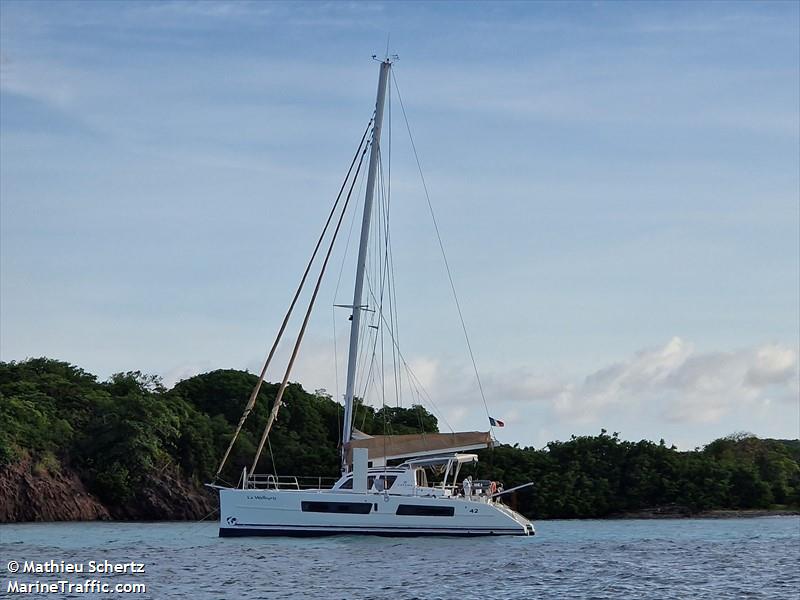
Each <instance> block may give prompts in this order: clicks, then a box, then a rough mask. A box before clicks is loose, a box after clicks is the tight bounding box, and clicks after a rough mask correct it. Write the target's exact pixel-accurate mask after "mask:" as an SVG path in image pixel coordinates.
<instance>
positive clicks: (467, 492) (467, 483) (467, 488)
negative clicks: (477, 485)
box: [461, 477, 472, 498]
mask: <svg viewBox="0 0 800 600" xmlns="http://www.w3.org/2000/svg"><path fill="white" fill-rule="evenodd" d="M461 485H463V486H464V497H465V498H469V497H470V496H471V495H472V480H471V479H470V478H469V477H465V478H464V481H463V483H462V484H461Z"/></svg>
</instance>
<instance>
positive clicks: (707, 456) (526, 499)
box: [0, 358, 800, 520]
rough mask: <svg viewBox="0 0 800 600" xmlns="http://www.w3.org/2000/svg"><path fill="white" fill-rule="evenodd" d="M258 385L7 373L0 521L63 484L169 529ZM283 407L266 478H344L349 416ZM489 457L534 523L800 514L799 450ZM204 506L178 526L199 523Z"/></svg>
mask: <svg viewBox="0 0 800 600" xmlns="http://www.w3.org/2000/svg"><path fill="white" fill-rule="evenodd" d="M255 382H256V377H255V376H254V375H252V374H250V373H246V372H242V371H235V370H219V371H213V372H210V373H205V374H203V375H198V376H196V377H192V378H191V379H187V380H185V381H182V382H180V383H178V384H177V385H176V386H175V387H173V388H172V389H170V390H167V389H165V388H164V387H163V386H162V385H161V383H160V381H159V380H158V379H157V378H155V377H152V376H146V375H143V374H141V373H140V372H138V371H136V372H128V373H120V374H117V375H114V376H113V377H111V378H110V379H109V380H107V381H98V379H97V377H96V376H94V375H92V374H90V373H87V372H85V371H83V370H82V369H80V368H78V367H75V366H73V365H70V364H67V363H64V362H60V361H56V360H50V359H46V358H39V359H30V360H26V361H21V362H11V363H0V483H2V484H3V485H0V509H3V510H4V511H5V512H3V513H0V515H2V514H5V515H11V516H10V517H8V516H7V517H6V520H9V519H13V518H14V517H13V515H18V514H24V515H26V516H25V517H24V518H25V519H32V518H36V517H37V515H36V514H34V515H33V516H32V517H31V516H29V513H26V512H24V511H23V512H20V511H19V510H18V507H16V508H15V507H14V506H11V505H12V504H13V503H14V502H17V503H19V502H21V500H20V499H19V494H17V495H15V494H16V492H15V486H17V487H18V486H19V485H20V484H18V483H16V482H17V480H18V479H20V478H23V479H24V480H25V481H26V482H30V481H34V483H35V480H36V478H46V477H51V478H52V477H55V476H56V475H58V474H62V475H63V474H64V473H68V474H70V475H74V476H75V477H77V479H78V480H79V481H80V483H81V484H82V485H83V486H84V487H85V489H86V490H87V492H88V493H89V494H90V495H92V496H93V497H96V498H97V499H99V501H100V502H101V503H102V504H103V505H104V506H105V507H106V508H108V512H109V515H110V516H111V517H115V518H144V517H145V516H146V517H147V518H175V517H174V515H175V514H176V513H175V512H174V511H171V510H170V506H171V503H179V502H182V501H183V500H182V499H181V494H177V493H175V486H176V485H177V484H178V483H180V489H181V490H196V491H197V493H198V494H202V493H204V492H203V486H202V484H203V483H204V482H207V481H209V480H210V479H211V478H212V476H213V474H214V471H215V470H216V466H217V461H218V460H219V458H220V457H221V456H222V454H223V452H224V450H225V448H226V447H227V445H228V443H229V441H230V437H231V435H232V432H233V430H234V428H235V426H236V423H237V422H238V420H239V417H240V415H241V412H242V409H243V407H244V405H245V403H246V401H247V398H248V397H249V395H250V392H251V390H252V389H253V386H254V385H255ZM277 387H278V386H277V385H274V384H265V385H264V386H263V387H262V390H261V392H260V396H259V401H258V403H257V404H256V407H255V410H254V413H253V414H252V415H251V416H250V418H249V420H248V422H247V424H246V425H245V429H244V431H243V433H242V435H241V436H240V438H239V440H238V442H237V444H236V446H235V447H234V451H233V453H232V455H231V459H230V460H229V462H228V465H227V466H226V469H225V470H224V471H223V473H222V480H224V481H227V482H233V483H235V482H236V481H237V480H238V478H239V475H240V473H241V469H242V467H243V466H245V465H248V463H249V461H250V460H252V456H253V454H254V451H255V447H256V444H257V441H258V437H259V436H260V433H261V428H262V427H263V424H264V422H265V421H266V418H267V414H268V411H269V409H270V406H271V402H272V399H273V398H274V395H275V393H276V390H277ZM284 401H285V403H286V405H285V406H284V407H283V408H282V410H281V413H280V417H279V419H278V421H277V423H276V427H275V428H274V430H273V433H272V435H271V437H270V440H271V448H272V452H270V451H269V450H268V451H266V452H265V453H264V456H262V459H261V463H260V468H259V470H260V471H262V472H272V470H273V464H274V467H275V469H277V472H278V474H292V475H308V476H320V475H321V476H330V477H332V476H335V475H337V472H338V451H337V443H338V440H339V435H340V426H341V425H340V422H341V411H342V408H341V406H340V405H339V404H337V403H336V402H334V401H333V400H332V399H331V398H330V397H329V396H328V395H326V394H310V393H308V392H306V391H305V390H303V388H302V387H301V386H300V385H299V384H291V385H290V386H289V387H288V388H287V390H286V393H285V396H284ZM355 424H356V426H357V427H358V428H359V429H361V430H363V431H365V432H366V433H384V432H387V433H396V434H399V433H416V432H419V431H420V430H425V431H437V430H438V429H437V421H436V418H435V417H434V416H433V415H431V414H430V413H428V412H427V411H426V410H425V409H424V408H422V407H419V406H414V407H411V408H408V409H402V408H385V409H383V410H377V411H376V410H374V409H373V408H371V407H367V406H363V405H360V404H359V405H358V406H357V410H356V414H355ZM481 454H482V456H481V462H480V463H479V465H478V467H477V470H476V471H475V472H474V475H475V476H476V477H482V478H488V479H495V480H500V481H502V482H503V483H504V484H505V487H506V488H509V487H511V486H514V485H517V484H520V483H525V482H528V481H534V482H535V483H536V485H535V487H534V488H533V489H532V491H529V492H526V493H521V494H519V495H518V496H517V497H516V498H515V499H513V501H514V502H515V503H516V504H517V506H518V508H519V509H520V510H521V511H522V512H524V513H525V514H527V515H529V516H532V517H534V518H551V517H602V516H607V515H612V514H616V513H621V512H627V511H636V510H641V509H647V508H650V507H656V506H665V505H680V506H682V507H685V508H686V510H688V511H690V512H695V511H702V510H709V509H747V508H768V507H773V506H775V505H781V506H794V507H796V506H798V505H799V504H800V443H798V441H797V440H762V439H758V438H755V437H752V436H747V435H738V436H730V437H728V438H723V439H719V440H715V441H713V442H711V443H710V444H708V445H707V446H705V447H704V448H703V449H701V450H699V451H693V452H679V451H677V450H676V449H675V448H671V447H668V446H667V445H666V444H664V443H663V441H662V442H661V443H653V442H649V441H640V442H628V441H623V440H620V439H619V437H618V436H617V435H616V434H614V435H608V434H607V433H606V432H605V431H603V432H601V433H600V434H599V435H597V436H591V437H573V438H572V439H570V440H567V441H564V442H550V443H549V444H548V445H547V446H546V447H545V448H542V449H535V448H518V447H516V446H514V447H512V446H499V447H496V448H494V449H491V450H486V451H484V452H482V453H481ZM273 461H274V463H273ZM21 465H22V466H21ZM25 465H29V466H25ZM62 479H63V477H62ZM167 479H168V480H169V482H171V483H169V485H166V484H165V481H167ZM65 493H67V492H65ZM183 495H184V496H185V495H186V494H185V493H184V494H183ZM142 506H147V507H148V509H147V510H146V511H143V510H141V507H142ZM203 506H205V504H203V503H199V504H197V505H196V506H194V505H193V507H191V509H190V510H187V511H184V512H181V513H179V514H180V515H187V517H186V518H194V517H195V516H199V515H198V514H197V513H198V511H200V510H201V508H202V507H203ZM39 512H42V511H39ZM43 514H45V515H49V514H51V513H50V512H47V511H44V513H43ZM52 514H56V515H57V514H59V513H58V511H57V510H55V509H54V511H53V512H52ZM17 518H20V517H17ZM42 518H45V517H42ZM64 518H70V517H68V516H67V517H64Z"/></svg>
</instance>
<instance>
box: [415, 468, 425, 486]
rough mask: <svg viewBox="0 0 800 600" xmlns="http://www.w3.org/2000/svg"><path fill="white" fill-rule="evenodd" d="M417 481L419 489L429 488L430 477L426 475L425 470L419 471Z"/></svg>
mask: <svg viewBox="0 0 800 600" xmlns="http://www.w3.org/2000/svg"><path fill="white" fill-rule="evenodd" d="M416 480H417V487H428V476H427V475H426V474H425V469H417V472H416Z"/></svg>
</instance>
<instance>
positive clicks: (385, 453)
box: [347, 431, 492, 464]
mask: <svg viewBox="0 0 800 600" xmlns="http://www.w3.org/2000/svg"><path fill="white" fill-rule="evenodd" d="M362 435H364V434H362ZM491 446H492V436H491V435H490V434H489V432H488V431H463V432H457V433H414V434H407V435H376V436H374V437H371V436H364V437H363V438H361V439H353V440H351V441H350V442H349V443H348V444H347V462H348V464H352V460H353V459H352V453H353V448H366V449H367V450H368V451H369V460H376V459H381V458H382V459H384V460H400V459H412V458H423V457H431V456H436V457H439V456H442V455H444V454H450V455H452V454H455V453H458V452H469V451H470V450H481V449H483V448H489V447H491Z"/></svg>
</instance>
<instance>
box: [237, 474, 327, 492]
mask: <svg viewBox="0 0 800 600" xmlns="http://www.w3.org/2000/svg"><path fill="white" fill-rule="evenodd" d="M336 481H337V479H336V477H308V476H302V475H273V474H272V473H265V474H261V473H252V474H248V475H247V479H246V481H245V484H244V488H245V489H259V490H324V489H330V488H331V487H333V484H334V483H336Z"/></svg>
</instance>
